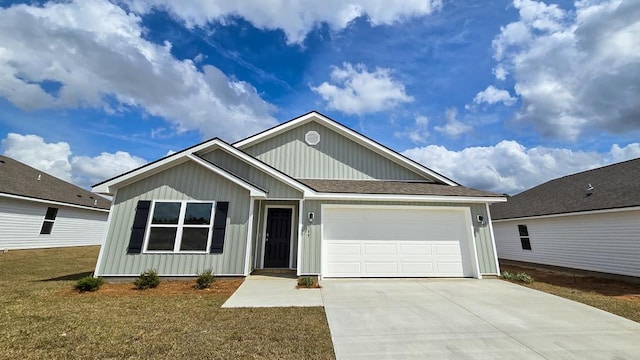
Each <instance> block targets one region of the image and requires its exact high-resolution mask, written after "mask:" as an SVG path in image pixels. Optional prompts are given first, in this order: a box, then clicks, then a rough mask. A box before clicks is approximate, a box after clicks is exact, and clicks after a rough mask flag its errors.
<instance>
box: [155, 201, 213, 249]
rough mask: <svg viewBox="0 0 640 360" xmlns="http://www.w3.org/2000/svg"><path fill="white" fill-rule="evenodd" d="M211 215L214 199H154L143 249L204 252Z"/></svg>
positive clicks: (209, 236)
mask: <svg viewBox="0 0 640 360" xmlns="http://www.w3.org/2000/svg"><path fill="white" fill-rule="evenodd" d="M214 214H215V211H214V202H213V201H208V202H207V201H154V202H153V207H152V209H151V218H150V221H149V224H148V230H147V234H148V235H147V241H146V246H145V250H146V251H147V252H176V253H179V252H191V253H205V252H207V250H208V249H209V247H210V246H211V233H212V224H213V217H214Z"/></svg>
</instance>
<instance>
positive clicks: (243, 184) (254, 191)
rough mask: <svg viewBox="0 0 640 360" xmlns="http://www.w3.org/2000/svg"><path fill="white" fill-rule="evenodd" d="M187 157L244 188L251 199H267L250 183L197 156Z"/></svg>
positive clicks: (190, 155) (265, 195)
mask: <svg viewBox="0 0 640 360" xmlns="http://www.w3.org/2000/svg"><path fill="white" fill-rule="evenodd" d="M187 157H188V158H189V159H191V160H192V161H194V162H196V163H197V164H198V165H201V166H203V167H205V168H206V169H208V170H211V171H212V172H214V173H216V174H218V175H220V176H222V177H223V178H225V179H227V180H229V181H231V182H233V183H235V184H237V185H239V186H240V187H242V188H244V189H246V190H249V195H250V196H251V197H253V198H264V199H266V198H267V193H266V192H264V191H263V190H262V189H259V188H257V187H255V186H253V185H252V184H250V183H248V182H246V181H244V180H242V179H240V178H238V177H236V176H235V175H233V174H230V173H229V172H228V171H226V170H224V169H222V168H219V167H217V166H215V165H213V164H211V163H209V162H207V161H205V160H202V159H201V158H199V157H197V156H195V155H193V154H189V155H187Z"/></svg>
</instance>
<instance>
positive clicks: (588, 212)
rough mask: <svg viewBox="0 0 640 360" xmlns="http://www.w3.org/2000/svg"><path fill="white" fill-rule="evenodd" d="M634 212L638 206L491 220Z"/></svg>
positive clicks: (520, 219)
mask: <svg viewBox="0 0 640 360" xmlns="http://www.w3.org/2000/svg"><path fill="white" fill-rule="evenodd" d="M636 210H640V206H633V207H626V208H617V209H603V210H590V211H575V212H569V213H562V214H549V215H537V216H524V217H515V218H509V219H499V220H492V222H494V223H498V222H508V221H522V220H535V219H547V218H556V217H569V216H579V215H595V214H608V213H617V212H625V211H636Z"/></svg>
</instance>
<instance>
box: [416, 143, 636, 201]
mask: <svg viewBox="0 0 640 360" xmlns="http://www.w3.org/2000/svg"><path fill="white" fill-rule="evenodd" d="M403 155H405V156H408V157H410V158H412V159H414V160H416V161H418V162H419V163H422V164H424V165H425V166H427V167H429V168H431V169H433V170H435V171H437V172H440V173H442V174H443V175H445V176H448V177H451V178H452V179H454V180H456V181H458V182H460V183H461V184H462V185H465V186H469V187H473V188H477V189H484V190H490V191H495V192H498V193H508V194H511V195H513V194H516V193H519V192H521V191H523V190H526V189H528V188H531V187H533V186H536V185H539V184H541V183H543V182H546V181H548V180H551V179H554V178H557V177H560V176H564V175H568V174H573V173H576V172H580V171H584V170H588V169H592V168H596V167H600V166H604V165H608V164H611V163H615V162H620V161H624V160H629V159H634V158H637V157H640V144H639V143H632V144H629V145H627V146H625V147H620V146H619V145H617V144H615V145H613V146H612V147H611V150H609V151H608V152H603V153H599V152H587V151H572V150H569V149H561V148H549V147H543V146H537V147H533V148H526V147H525V146H523V145H521V144H519V143H518V142H516V141H512V140H511V141H509V140H504V141H501V142H499V143H498V144H496V145H494V146H485V147H469V148H466V149H463V150H460V151H453V150H448V149H447V148H445V147H443V146H438V145H429V146H425V147H419V148H413V149H409V150H406V151H405V152H403Z"/></svg>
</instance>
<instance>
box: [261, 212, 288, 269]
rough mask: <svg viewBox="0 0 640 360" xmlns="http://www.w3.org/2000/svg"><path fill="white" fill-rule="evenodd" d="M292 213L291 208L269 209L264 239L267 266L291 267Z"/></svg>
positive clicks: (265, 265)
mask: <svg viewBox="0 0 640 360" xmlns="http://www.w3.org/2000/svg"><path fill="white" fill-rule="evenodd" d="M291 214H292V210H291V209H285V208H268V209H267V227H266V233H265V239H264V267H265V268H288V267H289V252H290V247H291Z"/></svg>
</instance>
